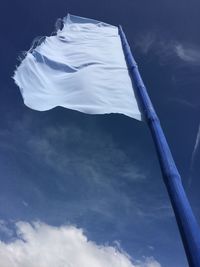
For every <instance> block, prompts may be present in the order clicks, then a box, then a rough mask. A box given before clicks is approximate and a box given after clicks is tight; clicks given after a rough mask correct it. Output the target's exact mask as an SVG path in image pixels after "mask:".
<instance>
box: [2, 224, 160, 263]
mask: <svg viewBox="0 0 200 267" xmlns="http://www.w3.org/2000/svg"><path fill="white" fill-rule="evenodd" d="M16 227H17V238H16V239H15V240H14V241H12V242H10V243H4V242H0V266H1V267H105V266H106V267H161V265H160V264H159V263H158V262H157V261H156V260H154V259H153V258H146V259H145V258H144V260H143V261H135V263H133V261H131V259H130V257H129V256H128V255H127V254H126V253H125V252H124V251H122V250H119V249H117V248H115V247H112V246H100V245H97V244H95V243H94V242H92V241H89V240H88V239H87V237H86V236H85V234H84V233H83V231H82V230H81V229H78V228H76V227H74V226H61V227H54V226H49V225H47V224H44V223H41V222H35V223H32V224H30V223H26V222H18V223H17V224H16Z"/></svg>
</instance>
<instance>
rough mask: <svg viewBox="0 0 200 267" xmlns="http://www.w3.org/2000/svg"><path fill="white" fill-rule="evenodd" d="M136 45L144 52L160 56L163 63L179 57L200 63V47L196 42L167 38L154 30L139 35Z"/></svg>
mask: <svg viewBox="0 0 200 267" xmlns="http://www.w3.org/2000/svg"><path fill="white" fill-rule="evenodd" d="M135 45H136V47H138V48H139V50H140V51H141V52H142V53H143V54H148V53H153V54H154V55H157V56H159V60H160V63H162V64H163V63H165V62H167V61H169V60H174V59H175V58H177V57H178V59H179V60H181V61H182V62H185V63H188V64H195V65H199V64H200V48H199V47H197V46H196V45H194V44H189V43H184V42H183V43H181V42H179V41H177V40H173V39H167V38H165V37H163V36H162V35H161V34H158V33H156V32H154V31H152V32H147V33H144V34H141V35H140V36H138V38H137V39H136V41H135Z"/></svg>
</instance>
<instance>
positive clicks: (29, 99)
mask: <svg viewBox="0 0 200 267" xmlns="http://www.w3.org/2000/svg"><path fill="white" fill-rule="evenodd" d="M14 80H15V82H16V84H17V85H18V86H19V88H20V91H21V93H22V96H23V99H24V103H25V104H26V105H27V106H28V107H30V108H32V109H35V110H39V111H44V110H49V109H52V108H54V107H56V106H62V107H65V108H69V109H73V110H78V111H81V112H84V113H89V114H105V113H122V114H125V115H127V116H129V117H132V118H135V119H138V120H141V114H140V111H139V108H138V104H137V101H136V97H135V95H134V91H133V86H132V83H131V79H130V77H129V73H128V69H127V65H126V61H125V58H124V54H123V50H122V45H121V40H120V36H119V34H118V28H117V27H115V26H112V25H109V24H106V23H103V22H100V21H96V20H92V19H86V18H81V17H77V16H72V15H68V16H67V17H66V18H64V20H63V28H62V29H61V30H58V31H57V33H56V35H54V36H50V37H46V39H45V40H44V41H43V42H42V43H41V44H40V45H38V46H37V47H36V48H35V49H33V50H32V51H29V52H27V54H26V57H25V59H24V60H23V61H22V62H21V64H20V66H19V67H18V68H17V70H16V71H15V75H14Z"/></svg>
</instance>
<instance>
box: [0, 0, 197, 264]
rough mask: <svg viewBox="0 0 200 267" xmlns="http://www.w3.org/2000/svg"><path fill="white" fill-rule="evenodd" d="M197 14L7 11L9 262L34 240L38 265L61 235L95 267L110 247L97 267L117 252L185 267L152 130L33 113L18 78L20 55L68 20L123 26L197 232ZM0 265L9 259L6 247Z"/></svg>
mask: <svg viewBox="0 0 200 267" xmlns="http://www.w3.org/2000/svg"><path fill="white" fill-rule="evenodd" d="M199 8H200V4H199V3H198V2H197V1H194V0H192V1H183V0H182V1H176V3H174V1H166V0H163V1H154V2H151V3H146V1H144V0H140V1H135V0H132V1H131V0H123V1H122V0H118V1H117V2H116V1H113V0H107V1H91V0H85V1H84V2H83V1H80V0H76V1H75V0H74V1H71V0H70V1H68V0H65V1H61V0H57V1H52V0H50V1H47V0H43V1H38V0H35V1H34V2H30V1H24V0H21V1H16V2H11V1H9V0H8V1H7V2H6V3H3V4H2V3H1V16H0V20H1V25H2V26H1V43H0V48H1V49H0V54H1V76H0V84H1V90H0V101H1V104H0V111H1V112H0V121H1V125H0V137H1V138H0V173H1V175H0V177H1V178H0V179H1V188H0V201H1V205H0V237H1V240H2V241H3V242H6V243H5V244H7V247H6V252H7V253H9V252H8V251H9V246H11V245H13V247H14V248H15V250H16V251H18V250H19V251H21V250H20V249H22V248H23V246H22V245H23V244H21V243H20V242H19V241H20V237H19V236H20V235H21V236H22V237H23V239H25V240H29V242H30V244H32V243H31V242H32V240H33V239H34V240H37V242H35V243H34V244H36V245H35V247H34V249H35V250H34V251H35V255H38V250H40V245H39V244H43V246H45V247H47V248H48V242H49V240H50V241H51V243H53V240H54V234H55V233H56V236H57V237H56V238H57V239H56V240H57V243H58V244H59V245H60V244H65V245H66V246H67V240H68V239H69V240H71V239H70V236H73V240H79V239H77V238H81V240H83V242H82V243H81V242H80V244H83V245H82V246H78V247H75V246H74V247H73V246H72V247H73V253H75V252H76V253H79V252H80V251H86V252H87V253H86V252H85V255H88V257H87V262H88V264H92V263H90V261H91V251H94V253H96V254H95V255H97V254H98V253H100V249H99V247H98V245H101V246H102V247H104V248H105V251H104V252H105V255H107V256H105V255H104V256H105V257H104V256H102V254H101V253H100V254H98V255H100V256H98V257H100V258H101V257H102V258H103V257H104V258H108V259H109V260H110V262H113V264H114V261H112V260H113V258H112V256H113V251H112V250H109V249H108V247H109V246H113V247H119V251H120V252H119V253H121V254H118V256H119V257H122V258H121V261H122V262H123V263H124V265H123V266H125V267H126V266H131V265H127V264H129V263H126V262H125V261H128V259H127V258H126V253H128V254H129V255H130V257H131V258H132V259H131V260H132V264H133V265H132V266H144V267H152V266H153V267H157V266H162V267H169V266H170V267H175V266H176V267H179V266H181V267H183V266H187V262H186V258H185V255H184V251H183V247H182V244H181V241H180V236H179V233H178V229H177V226H176V222H175V218H174V215H173V211H172V209H171V205H170V202H169V199H168V196H167V193H166V189H165V187H164V184H163V182H162V176H161V173H160V169H159V165H158V161H157V157H156V154H155V150H154V147H153V144H152V139H151V136H150V133H149V131H148V129H147V127H146V125H144V124H143V123H140V122H138V121H135V120H133V119H130V118H128V117H125V116H123V115H117V114H111V115H92V116H89V115H86V114H82V113H79V112H76V111H70V110H67V109H64V108H55V109H53V110H50V111H47V112H37V111H34V110H31V109H28V108H27V107H26V106H24V104H23V101H22V98H21V95H20V92H19V90H18V88H17V86H16V85H15V84H14V82H13V80H12V79H11V76H12V75H13V72H14V69H15V66H16V64H18V61H17V57H18V56H19V55H20V52H21V51H23V50H28V49H29V47H30V44H31V42H32V40H33V39H34V38H35V37H36V36H43V35H50V34H51V33H52V31H53V29H54V22H55V21H56V19H57V18H58V17H64V16H65V15H66V14H67V12H70V13H72V14H75V15H78V16H83V17H89V18H94V19H97V20H101V21H105V22H107V23H110V24H113V25H118V24H121V25H122V26H123V28H124V31H125V32H126V34H127V38H128V40H129V43H130V45H131V47H132V49H133V51H134V55H135V58H136V60H137V62H138V65H139V67H140V71H141V74H142V76H143V79H144V82H145V84H146V85H147V88H148V92H149V95H150V97H151V99H152V102H153V104H154V106H155V109H156V111H157V113H158V116H159V118H160V120H161V123H162V126H163V129H164V131H165V134H166V137H167V139H168V142H169V145H170V147H171V150H172V153H173V156H174V159H175V161H176V163H177V166H178V169H179V171H180V173H181V175H182V180H183V185H184V188H185V190H186V193H187V195H188V198H189V200H190V203H191V206H192V208H193V211H194V214H195V216H196V218H197V220H198V222H199V223H200V210H199V204H200V198H199V186H200V182H199V179H198V177H199V175H200V168H199V166H200V165H199V156H200V151H199V139H200V138H199V134H198V129H199V122H200V120H199V111H200V104H199V103H200V102H199V95H200V93H199V85H200V81H199V66H200V46H199V43H200V39H199V38H200V37H199V34H198V29H199V23H200V21H199V12H198V11H199ZM19 222H21V223H19ZM33 222H38V223H36V224H33ZM39 222H40V223H39ZM71 225H73V227H74V228H70V227H72V226H71ZM62 227H63V228H62ZM55 229H56V230H55ZM80 229H83V230H80ZM62 231H64V232H65V234H66V239H65V240H63V239H62V238H63V237H62V234H61V233H62ZM81 231H83V232H81ZM44 233H46V236H45V235H44ZM72 233H73V234H72ZM30 236H32V238H33V239H30V238H29V239H28V237H30ZM48 237H49V239H48ZM67 237H68V239H67ZM86 237H87V238H88V240H89V241H87V242H86V241H85V239H84V238H86ZM51 238H52V239H51ZM17 241H18V243H17ZM39 241H40V242H39ZM64 242H66V243H64ZM70 242H71V243H73V242H72V240H71V241H70ZM90 242H92V243H90ZM28 244H29V243H28ZM30 247H31V246H30ZM30 247H29V248H26V249H27V250H30ZM91 248H92V249H91ZM32 249H33V248H32ZM51 249H53V248H51V247H49V250H47V252H49V251H51ZM59 249H61V248H60V247H59ZM62 249H63V251H67V248H66V247H65V246H64V245H63V246H62ZM93 249H94V250H93ZM60 251H61V250H60ZM89 252H90V253H89ZM101 252H102V251H101ZM125 252H126V253H125ZM0 253H1V254H2V255H6V253H5V247H4V248H2V247H1V246H0ZM63 253H64V252H63ZM76 253H75V254H76ZM48 254H49V253H48ZM64 254H65V253H64ZM13 257H14V256H13ZM24 257H25V256H24ZM44 257H45V252H44ZM13 259H14V258H13ZM30 259H31V256H30ZM30 259H29V260H30ZM55 259H57V254H56V253H55V254H54V260H55ZM3 260H5V263H4V262H2V264H5V265H4V266H6V267H7V266H8V267H9V266H13V265H12V264H11V263H8V262H6V258H5V259H3ZM23 260H24V261H23V262H26V263H24V264H25V266H28V267H29V266H30V267H33V266H35V265H28V264H27V261H28V259H27V258H26V259H23ZM38 260H41V259H40V258H38ZM62 260H63V264H64V263H65V260H66V259H64V258H63V259H62ZM72 262H73V260H72ZM6 264H7V265H6ZM9 264H10V265H9ZM45 264H46V263H44V265H43V266H44V267H46V265H45ZM55 264H57V265H58V263H55ZM125 264H126V265H125ZM137 264H138V265H137ZM159 264H160V265H159ZM16 266H17V267H18V265H16ZM21 266H22V265H21ZM41 266H42V265H41ZM53 266H54V265H53ZM55 266H56V265H55ZM63 266H65V265H63ZM66 266H67V265H66ZM77 266H78V267H79V265H78V264H77ZM88 266H89V265H88ZM90 266H91V265H90ZM97 266H98V265H97ZM107 266H109V265H107ZM111 266H112V265H111ZM113 266H114V265H113ZM116 266H117V265H116ZM72 267H73V266H72ZM94 267H96V265H94Z"/></svg>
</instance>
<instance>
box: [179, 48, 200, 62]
mask: <svg viewBox="0 0 200 267" xmlns="http://www.w3.org/2000/svg"><path fill="white" fill-rule="evenodd" d="M174 51H175V53H176V55H177V56H178V57H179V58H180V59H181V60H183V61H184V62H186V63H189V64H197V65H199V64H200V48H198V47H195V46H193V45H187V44H181V43H177V44H175V46H174Z"/></svg>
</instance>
